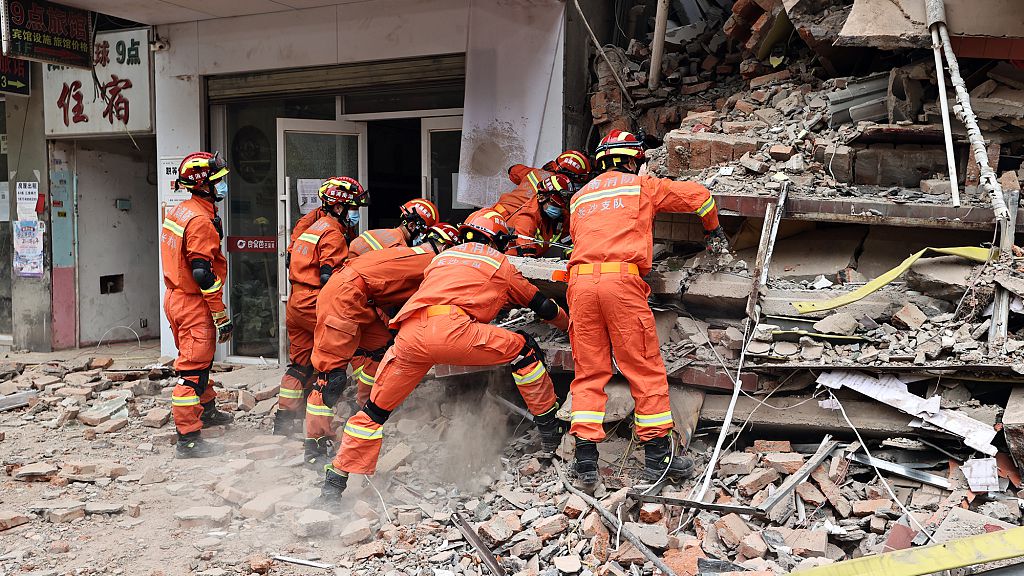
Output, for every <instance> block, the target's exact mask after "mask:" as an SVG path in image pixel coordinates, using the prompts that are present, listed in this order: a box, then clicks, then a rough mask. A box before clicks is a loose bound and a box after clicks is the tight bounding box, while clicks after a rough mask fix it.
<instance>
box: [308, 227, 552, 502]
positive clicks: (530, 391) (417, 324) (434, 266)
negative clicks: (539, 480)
mask: <svg viewBox="0 0 1024 576" xmlns="http://www.w3.org/2000/svg"><path fill="white" fill-rule="evenodd" d="M459 232H460V240H461V241H462V242H463V244H461V245H459V246H456V247H454V248H449V249H448V250H445V251H444V252H443V253H441V254H439V255H437V256H435V257H434V259H433V261H432V262H431V264H430V266H428V267H427V269H426V271H425V273H424V278H423V283H422V284H421V285H420V287H419V289H418V290H417V291H416V293H415V294H414V295H413V296H412V298H411V299H410V300H409V301H408V302H407V303H406V304H405V306H403V307H402V309H401V310H400V311H399V312H398V315H397V316H395V318H394V320H393V321H392V322H391V326H392V327H397V328H398V335H397V336H396V337H395V344H394V346H392V347H391V348H390V349H389V350H388V352H387V354H385V356H384V360H383V362H382V363H381V366H380V370H379V371H378V374H377V383H376V384H375V385H374V387H373V391H372V392H371V393H370V400H369V402H367V403H366V405H365V406H364V407H363V409H362V410H360V411H359V412H357V413H356V414H355V415H353V416H352V417H351V418H349V419H348V422H347V423H346V424H345V428H344V433H343V434H342V441H341V448H340V449H339V450H338V454H337V456H335V458H334V462H333V463H332V464H331V465H330V466H327V467H326V469H325V471H326V478H325V480H324V485H323V489H322V492H321V499H322V501H323V502H324V503H325V504H330V503H332V502H334V501H336V500H337V499H338V498H339V497H340V496H341V493H342V492H343V491H344V490H345V486H346V484H347V482H348V475H349V473H356V474H373V473H374V471H375V470H376V467H377V459H378V457H379V456H380V447H381V441H382V439H383V437H384V436H383V434H384V431H383V429H382V427H383V425H384V423H385V422H386V421H387V419H388V417H389V416H390V415H391V412H392V411H393V410H394V409H395V408H397V407H398V406H399V404H401V403H402V401H404V400H405V399H406V398H407V397H408V396H409V394H410V393H411V392H412V390H413V389H414V388H416V386H417V385H418V384H419V383H420V380H421V379H422V378H423V376H424V375H425V374H426V373H427V371H429V370H430V368H431V367H433V366H434V365H435V364H453V365H457V366H489V365H495V364H504V363H511V364H512V367H513V369H514V371H513V374H512V375H513V378H514V380H515V382H516V384H517V387H518V389H519V393H520V394H522V396H523V399H524V400H526V405H527V407H528V408H529V410H530V412H531V413H533V414H534V422H535V423H536V424H537V427H538V428H539V430H540V434H541V443H542V448H543V449H544V450H547V451H553V450H554V449H555V448H557V446H558V443H559V442H560V440H561V437H562V433H563V430H562V427H561V425H560V423H559V421H558V420H557V419H556V418H555V413H556V411H557V410H558V404H557V398H556V397H555V391H554V387H553V385H552V382H551V377H550V376H549V375H548V373H547V369H546V368H545V367H544V359H543V353H542V351H541V348H540V346H538V344H537V343H536V341H534V340H533V338H532V337H531V336H529V335H526V334H524V333H516V332H511V331H509V330H505V329H504V328H499V327H497V326H493V325H491V324H489V322H491V321H492V320H494V318H495V316H497V315H498V312H499V311H500V310H501V309H502V307H503V306H504V305H505V304H506V303H507V302H508V301H510V300H511V301H512V302H514V303H516V304H518V305H520V306H529V307H530V309H532V310H534V312H536V314H537V316H538V317H539V318H541V319H543V320H545V321H547V322H549V323H551V324H552V325H553V326H555V327H557V328H559V329H560V330H565V329H566V328H567V326H568V323H569V318H568V316H567V315H566V313H565V311H564V310H562V309H561V308H560V307H559V306H558V305H557V304H556V303H555V302H554V301H552V300H551V299H550V298H545V297H544V296H542V295H541V294H540V293H539V292H538V291H537V287H536V286H534V285H532V284H530V282H529V281H527V280H526V279H525V278H523V276H522V274H520V273H519V271H518V270H516V269H515V267H514V266H512V264H511V263H510V262H509V261H508V259H507V258H506V257H505V255H504V254H502V252H503V251H504V250H505V249H506V248H507V244H508V241H509V240H510V237H509V232H508V226H507V225H506V224H505V220H504V219H503V218H502V217H501V216H500V215H499V214H498V213H497V212H494V211H493V210H490V209H484V210H480V211H477V212H474V213H473V214H471V215H470V216H469V218H467V219H466V222H465V223H464V224H463V225H462V226H461V227H460V229H459Z"/></svg>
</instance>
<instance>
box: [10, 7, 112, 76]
mask: <svg viewBox="0 0 1024 576" xmlns="http://www.w3.org/2000/svg"><path fill="white" fill-rule="evenodd" d="M0 20H2V22H0V25H2V27H3V52H4V56H11V57H14V58H22V59H25V60H36V61H38V62H46V63H50V64H57V65H61V66H74V67H76V68H84V69H90V68H92V42H91V39H92V12H89V11H88V10H82V9H80V8H72V7H70V6H63V5H61V4H55V3H53V2H47V1H46V0H3V12H2V13H0Z"/></svg>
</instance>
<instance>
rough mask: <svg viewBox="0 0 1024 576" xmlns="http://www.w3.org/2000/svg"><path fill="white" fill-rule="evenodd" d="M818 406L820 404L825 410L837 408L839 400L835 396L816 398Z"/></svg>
mask: <svg viewBox="0 0 1024 576" xmlns="http://www.w3.org/2000/svg"><path fill="white" fill-rule="evenodd" d="M818 406H821V407H822V408H824V409H825V410H839V401H838V400H836V399H835V398H826V399H824V400H818Z"/></svg>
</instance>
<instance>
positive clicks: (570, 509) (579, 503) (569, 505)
mask: <svg viewBox="0 0 1024 576" xmlns="http://www.w3.org/2000/svg"><path fill="white" fill-rule="evenodd" d="M588 509H590V505H589V504H587V503H586V502H584V500H583V498H580V497H579V496H577V495H575V494H571V495H570V496H569V499H568V500H566V501H565V506H563V507H562V513H563V514H565V515H566V516H568V517H569V518H572V519H573V520H575V519H576V518H579V517H580V516H581V515H582V514H583V513H584V512H586V511H587V510H588Z"/></svg>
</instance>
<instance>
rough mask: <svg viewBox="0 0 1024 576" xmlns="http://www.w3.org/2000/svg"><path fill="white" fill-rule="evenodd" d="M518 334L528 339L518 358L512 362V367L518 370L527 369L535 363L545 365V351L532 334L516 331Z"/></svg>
mask: <svg viewBox="0 0 1024 576" xmlns="http://www.w3.org/2000/svg"><path fill="white" fill-rule="evenodd" d="M516 334H519V335H520V336H522V337H523V338H525V339H526V342H525V343H524V344H523V347H522V349H520V350H519V355H518V356H516V358H515V360H513V361H512V367H513V368H515V369H516V370H520V369H522V368H526V367H527V366H529V365H530V364H533V363H534V362H540V363H541V364H543V363H544V349H543V348H541V347H540V344H538V343H537V340H536V339H534V337H533V335H532V334H529V333H527V332H523V331H522V330H516Z"/></svg>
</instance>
